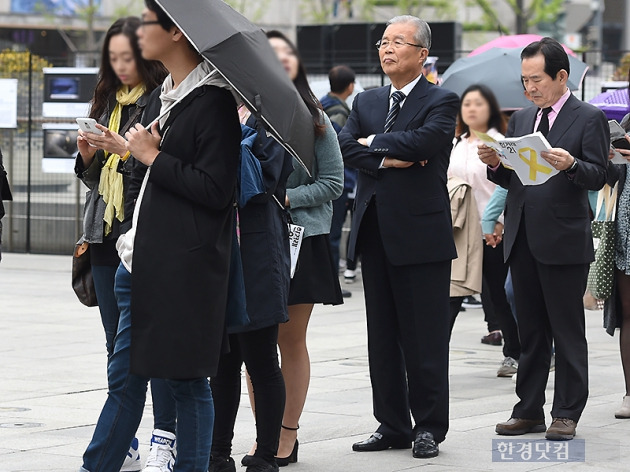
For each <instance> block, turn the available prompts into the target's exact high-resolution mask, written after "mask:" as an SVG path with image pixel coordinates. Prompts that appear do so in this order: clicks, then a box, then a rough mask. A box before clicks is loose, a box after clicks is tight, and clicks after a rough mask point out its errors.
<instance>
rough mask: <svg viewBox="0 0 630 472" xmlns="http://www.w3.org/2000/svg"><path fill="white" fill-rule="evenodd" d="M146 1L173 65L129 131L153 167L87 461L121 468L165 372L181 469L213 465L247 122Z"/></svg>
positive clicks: (159, 52)
mask: <svg viewBox="0 0 630 472" xmlns="http://www.w3.org/2000/svg"><path fill="white" fill-rule="evenodd" d="M145 5H146V8H145V10H144V11H143V13H142V23H141V26H140V28H139V29H138V38H139V45H140V49H141V50H142V56H143V58H145V59H148V60H158V61H160V62H162V63H163V64H164V65H165V67H166V68H167V69H168V71H169V73H170V75H169V76H168V77H167V78H166V79H165V81H164V83H163V85H162V88H161V90H156V91H155V92H154V93H153V94H152V95H151V97H150V99H149V103H148V105H147V109H146V111H145V114H144V116H143V120H142V123H143V124H142V125H140V124H137V125H136V126H134V127H133V128H131V129H130V130H129V131H128V132H127V133H126V135H125V138H126V139H127V145H126V147H127V150H128V151H129V152H130V153H131V154H132V155H133V156H134V158H135V159H136V160H137V161H139V162H140V163H141V164H144V166H147V167H148V170H147V171H146V173H145V176H144V178H143V180H142V186H141V189H140V192H139V196H138V199H137V202H136V206H135V210H134V214H133V226H132V228H131V229H130V230H129V231H128V232H127V233H125V234H124V235H122V236H121V238H120V239H119V241H118V243H117V249H118V252H119V255H120V256H121V262H122V263H121V265H120V266H119V268H118V271H117V273H116V285H115V290H116V297H117V300H118V307H119V310H120V320H119V325H118V333H117V338H116V343H115V349H114V353H113V354H112V356H111V357H110V359H109V365H108V374H109V375H108V380H109V391H108V398H107V401H106V402H105V405H104V407H103V410H102V412H101V415H100V417H99V420H98V423H97V424H96V428H95V431H94V436H93V439H92V441H91V443H90V444H89V445H88V447H87V449H86V451H85V453H84V455H83V467H82V468H81V470H82V471H89V472H112V471H117V470H119V469H120V466H121V465H122V463H123V460H124V458H125V454H126V452H127V449H128V447H129V443H130V442H131V440H132V439H133V435H134V434H135V431H136V429H137V428H138V425H139V423H140V420H141V418H142V413H143V409H144V403H145V396H146V388H147V383H148V379H149V378H163V379H166V383H167V384H168V387H169V389H170V390H171V393H172V395H173V397H174V398H175V401H176V405H177V430H176V433H177V446H178V447H177V459H176V461H175V465H174V469H173V470H174V472H183V471H186V472H206V471H207V469H208V465H209V459H210V447H211V443H212V428H213V420H214V407H213V401H212V393H211V390H210V385H209V382H208V377H211V376H214V375H215V374H216V372H217V365H218V360H219V356H220V353H221V349H222V344H223V339H224V333H225V326H224V324H225V313H226V302H227V291H228V284H227V281H228V273H229V263H230V256H231V242H232V237H233V218H234V200H235V191H236V176H237V168H238V155H239V145H240V138H241V130H240V126H239V122H238V114H237V112H236V102H235V100H234V98H233V96H232V94H231V93H230V91H229V90H228V89H229V87H228V85H227V83H226V82H225V81H224V80H223V79H219V78H216V75H218V74H216V75H212V72H213V71H212V69H211V68H210V66H209V65H208V64H207V63H206V62H205V61H204V60H203V58H202V57H201V56H200V55H199V54H198V52H197V51H196V50H195V48H194V47H192V45H191V43H190V42H189V41H188V39H187V38H186V36H185V35H184V33H183V31H182V30H181V29H180V28H179V27H177V26H176V25H175V24H174V23H173V21H172V20H171V19H170V17H169V16H168V15H167V14H166V13H165V12H164V10H162V8H161V7H160V6H159V5H158V4H157V2H155V1H154V0H145ZM158 115H159V122H155V123H153V124H151V126H150V127H149V123H150V120H151V119H152V118H154V117H158ZM145 126H147V127H148V129H147V128H145ZM135 170H136V169H135V168H134V172H135ZM134 183H138V181H137V179H134ZM132 284H133V291H132V289H131V287H132ZM132 313H133V320H132Z"/></svg>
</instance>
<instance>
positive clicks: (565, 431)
mask: <svg viewBox="0 0 630 472" xmlns="http://www.w3.org/2000/svg"><path fill="white" fill-rule="evenodd" d="M576 426H577V423H576V422H575V421H573V420H571V419H569V418H554V419H553V422H552V423H551V426H549V429H548V430H547V434H545V438H546V439H549V440H550V441H568V440H569V439H573V437H574V436H575V427H576Z"/></svg>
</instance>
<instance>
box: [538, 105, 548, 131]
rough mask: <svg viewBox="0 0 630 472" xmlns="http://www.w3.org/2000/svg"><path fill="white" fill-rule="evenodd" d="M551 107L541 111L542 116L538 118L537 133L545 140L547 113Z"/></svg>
mask: <svg viewBox="0 0 630 472" xmlns="http://www.w3.org/2000/svg"><path fill="white" fill-rule="evenodd" d="M550 111H551V107H547V108H543V109H542V116H541V117H540V123H538V131H540V132H541V133H542V135H543V136H544V137H545V138H546V137H547V135H548V134H549V112H550Z"/></svg>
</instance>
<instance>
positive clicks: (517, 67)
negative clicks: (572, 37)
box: [442, 48, 588, 110]
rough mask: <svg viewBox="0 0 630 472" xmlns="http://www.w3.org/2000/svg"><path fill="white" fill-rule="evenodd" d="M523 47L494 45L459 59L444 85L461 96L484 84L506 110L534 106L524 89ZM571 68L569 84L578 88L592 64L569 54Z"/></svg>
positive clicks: (446, 73) (451, 66)
mask: <svg viewBox="0 0 630 472" xmlns="http://www.w3.org/2000/svg"><path fill="white" fill-rule="evenodd" d="M522 50H523V48H514V49H506V48H493V49H490V50H488V51H485V52H482V53H480V54H477V55H475V56H468V57H464V58H462V59H457V60H456V61H455V62H454V63H453V64H451V65H450V67H449V68H448V69H446V71H445V72H444V75H443V76H442V87H444V88H446V89H449V90H451V91H453V92H455V93H457V94H458V95H459V96H461V95H462V93H463V92H464V90H466V89H467V88H468V87H469V86H470V85H473V84H483V85H486V86H487V87H489V88H490V89H491V90H492V91H493V92H494V95H495V96H496V97H497V100H498V102H499V106H500V107H501V108H502V109H503V110H518V109H520V108H524V107H527V106H531V105H532V102H530V101H529V100H528V99H527V98H525V95H524V93H523V84H522V83H521V51H522ZM569 66H570V69H571V72H570V74H569V80H568V81H567V87H569V89H570V90H577V89H578V88H579V87H580V84H581V83H582V80H583V79H584V76H585V74H586V71H587V69H588V66H587V65H586V64H585V63H584V62H582V61H580V60H579V59H577V58H575V57H573V56H569Z"/></svg>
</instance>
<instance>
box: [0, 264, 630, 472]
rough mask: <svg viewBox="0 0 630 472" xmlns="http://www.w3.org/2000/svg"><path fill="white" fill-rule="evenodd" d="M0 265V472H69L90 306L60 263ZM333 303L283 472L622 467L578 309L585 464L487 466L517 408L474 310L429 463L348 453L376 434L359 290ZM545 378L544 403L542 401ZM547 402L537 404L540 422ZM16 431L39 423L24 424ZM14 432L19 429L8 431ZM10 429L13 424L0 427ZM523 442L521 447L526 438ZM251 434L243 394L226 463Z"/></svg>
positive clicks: (81, 442)
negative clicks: (584, 383) (502, 426)
mask: <svg viewBox="0 0 630 472" xmlns="http://www.w3.org/2000/svg"><path fill="white" fill-rule="evenodd" d="M3 256H4V259H3V261H2V263H0V359H1V360H2V362H0V445H2V447H1V448H0V472H17V471H28V472H31V471H33V472H34V471H44V470H45V471H66V472H67V471H76V470H77V469H78V467H79V465H80V464H81V455H82V454H83V451H84V449H85V447H86V446H87V444H88V442H89V440H90V438H91V435H92V433H93V431H94V424H95V422H96V420H97V418H98V415H99V413H100V409H101V407H102V405H103V402H104V401H105V398H106V394H107V391H106V371H105V368H106V354H105V346H104V344H105V342H104V334H103V329H102V326H101V323H100V317H99V314H98V310H97V309H94V308H86V307H83V306H82V305H80V304H79V303H78V301H77V300H76V298H75V296H74V294H73V292H72V291H71V289H70V282H69V281H70V259H69V256H67V257H59V256H41V255H23V254H4V255H3ZM346 287H347V288H350V289H351V290H352V291H353V296H352V297H351V298H349V299H345V302H346V303H345V304H344V305H341V306H337V307H332V306H316V307H315V310H314V313H313V316H312V319H311V323H310V327H309V332H308V344H309V350H310V354H311V361H312V371H311V373H312V378H311V386H310V391H309V397H308V398H307V402H306V405H305V410H304V414H303V417H302V419H301V429H300V431H299V438H300V443H301V445H300V452H299V458H300V462H299V463H298V464H292V465H291V466H290V467H289V468H288V469H287V470H289V472H290V471H295V472H300V471H302V472H311V471H313V472H314V471H317V472H320V471H326V472H328V471H342V472H354V471H361V472H395V471H409V470H427V471H455V472H457V471H460V470H461V471H486V470H490V471H494V470H496V471H504V470H509V471H510V472H512V471H515V472H519V471H529V470H553V471H555V470H561V471H563V470H571V471H573V470H577V471H587V470H588V471H597V472H600V471H618V470H619V471H621V470H626V471H627V470H630V469H629V468H628V467H627V465H626V464H628V463H630V421H627V422H626V421H624V420H617V419H615V418H614V411H615V409H616V408H618V406H619V404H620V402H621V397H622V394H623V378H622V374H621V367H620V359H619V351H618V349H619V347H618V338H617V336H616V337H615V338H611V337H610V336H608V335H607V334H606V333H605V332H604V330H603V329H602V328H601V312H587V313H586V321H587V336H588V339H589V363H590V398H589V402H588V404H587V406H586V410H585V412H584V415H583V417H582V419H581V421H580V423H579V425H578V438H581V439H584V440H585V441H586V462H585V463H570V464H564V463H560V464H555V463H536V464H534V463H513V464H509V466H508V465H506V464H505V463H493V462H492V456H491V454H492V440H493V439H497V438H500V436H498V435H496V434H495V433H494V426H495V424H496V423H498V422H500V421H505V420H507V419H508V418H509V416H510V412H511V409H512V406H513V405H514V403H515V402H516V400H517V397H516V395H515V393H514V388H515V387H514V383H513V382H512V380H511V379H501V378H497V377H496V370H497V369H498V367H499V364H500V362H501V360H502V359H503V356H502V352H501V347H495V346H486V345H483V344H481V343H480V338H481V336H482V335H484V334H485V323H484V322H483V312H482V310H470V311H469V312H465V313H462V314H461V315H460V316H459V317H458V319H457V322H456V324H455V329H454V331H453V336H452V342H451V356H450V371H449V373H450V384H451V427H450V431H449V434H448V436H447V440H446V441H445V442H444V443H443V444H442V445H441V453H440V455H439V456H438V457H437V458H434V459H430V460H419V459H414V458H412V457H411V450H405V451H386V452H381V453H355V452H353V451H352V450H351V447H352V443H354V442H356V441H359V440H362V439H364V438H366V437H368V436H369V435H370V434H371V433H372V432H373V431H374V430H375V429H376V427H377V424H376V421H375V419H374V418H373V416H372V413H371V411H372V399H371V388H370V381H369V373H368V360H367V349H366V325H365V308H364V301H363V293H362V288H361V284H360V283H357V284H354V285H351V286H346ZM553 385H554V375H553V373H552V374H551V375H550V379H549V385H548V389H547V399H548V400H550V399H551V398H552V395H553ZM550 408H551V405H550V402H549V401H548V403H547V405H546V406H545V412H546V416H547V422H548V423H549V421H550V418H549V410H550ZM28 423H41V424H42V426H33V427H26V426H28ZM152 423H153V420H152V405H151V398H150V395H149V396H148V397H147V404H146V407H145V414H144V418H143V420H142V422H141V425H140V428H139V430H138V432H137V437H138V439H139V440H140V444H141V451H140V452H141V456H142V457H145V456H146V453H147V451H148V443H149V440H150V436H151V430H152ZM3 424H4V425H6V426H1V425H3ZM18 425H21V426H22V427H16V426H18ZM7 426H13V427H7ZM541 437H543V435H542V434H539V435H526V436H525V437H524V439H538V438H541ZM254 438H255V426H254V419H253V417H252V413H251V407H250V405H249V401H248V398H247V395H246V393H245V389H243V394H242V396H241V408H240V411H239V414H238V416H237V422H236V426H235V438H234V448H233V449H234V455H235V459H236V460H237V461H240V458H241V457H242V456H243V454H245V453H246V452H248V451H249V448H250V447H251V446H252V444H253V441H254Z"/></svg>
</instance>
